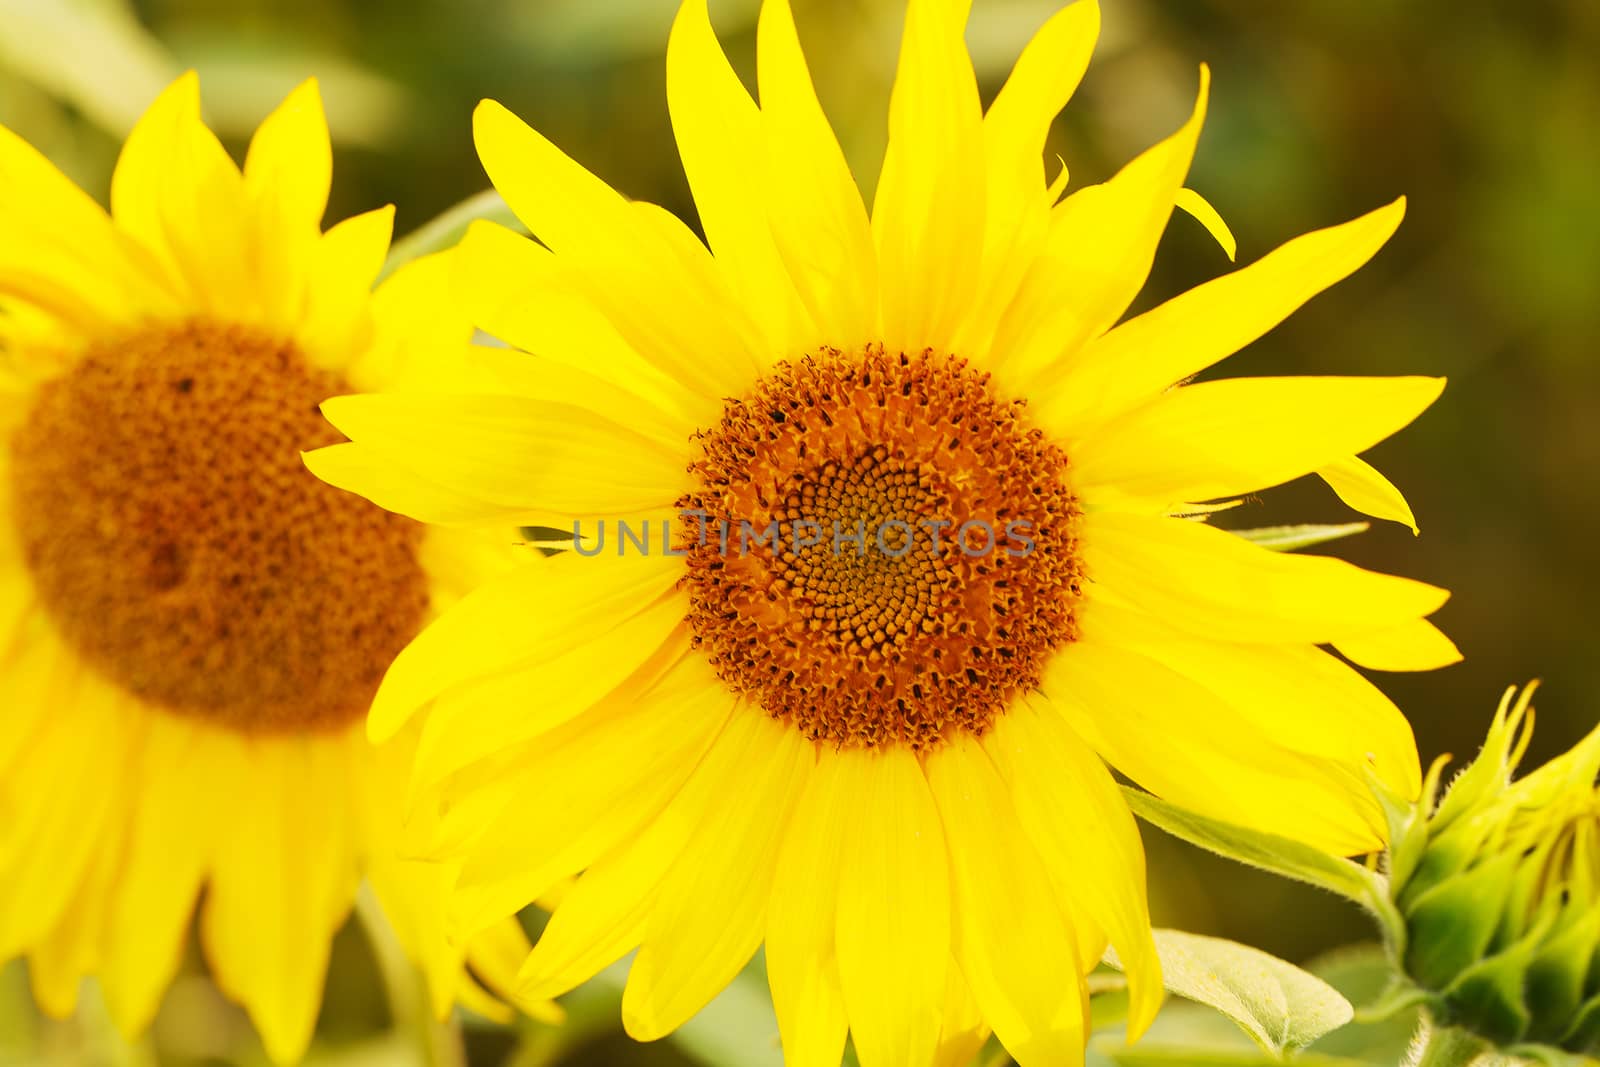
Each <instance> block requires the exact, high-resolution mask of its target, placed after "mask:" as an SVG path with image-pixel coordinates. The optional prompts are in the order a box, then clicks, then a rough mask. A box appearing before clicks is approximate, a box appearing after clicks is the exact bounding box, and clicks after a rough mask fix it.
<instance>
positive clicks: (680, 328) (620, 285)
mask: <svg viewBox="0 0 1600 1067" xmlns="http://www.w3.org/2000/svg"><path fill="white" fill-rule="evenodd" d="M473 130H474V133H475V136H476V140H477V145H478V155H479V156H480V157H481V158H482V160H483V165H484V169H485V170H486V171H488V173H489V178H490V180H492V181H493V182H494V184H495V188H496V189H498V190H500V194H501V195H502V196H504V197H505V199H506V202H507V203H508V204H510V205H511V209H512V210H513V211H515V212H516V214H517V217H518V218H520V219H521V220H522V221H523V222H524V223H525V224H527V226H528V229H529V230H530V231H532V233H533V234H534V236H535V237H537V238H539V240H540V241H541V242H543V243H544V244H545V245H546V246H547V247H549V248H551V249H552V250H554V251H555V253H556V255H557V257H558V258H559V259H560V261H561V263H562V264H563V265H564V267H565V268H566V269H568V270H570V271H571V275H570V276H571V278H572V280H573V282H574V284H577V285H579V286H580V288H581V291H582V292H583V294H584V295H585V296H586V297H587V299H588V300H589V301H590V302H591V303H592V304H593V306H594V307H595V308H597V309H598V310H599V311H600V312H601V313H602V314H604V315H605V316H606V317H607V318H608V319H610V320H611V322H612V324H613V325H614V326H615V327H616V329H617V332H618V333H620V334H621V335H622V337H623V338H624V339H625V340H626V341H627V342H628V343H629V344H630V345H632V346H633V348H634V349H635V350H637V351H638V352H639V353H640V354H641V355H643V356H645V357H646V358H647V359H649V360H651V361H652V362H654V363H655V364H656V366H658V367H659V368H660V369H661V370H663V371H665V372H666V373H667V374H668V375H669V376H671V377H673V378H675V379H677V380H679V381H683V382H685V383H687V384H689V385H691V386H692V387H693V388H694V389H695V390H696V391H697V392H699V393H701V394H702V395H704V396H706V397H710V398H721V397H726V396H735V395H738V394H740V393H742V392H743V391H744V390H745V389H746V388H747V387H748V386H749V383H750V381H751V380H752V379H753V378H755V377H757V376H758V375H759V374H760V372H761V370H762V369H763V367H764V363H763V360H762V356H761V353H762V351H763V348H764V344H763V342H762V341H761V336H760V334H759V331H758V330H757V329H756V327H755V326H754V325H753V324H752V323H751V321H750V319H749V317H748V316H747V315H746V314H745V312H744V311H743V309H742V308H741V307H740V306H739V302H738V300H737V299H736V298H735V296H734V295H733V293H732V292H731V290H729V288H728V287H727V284H726V281H725V279H724V277H723V276H722V274H721V273H720V272H719V270H718V268H717V266H716V264H715V262H714V261H713V260H712V258H711V255H710V253H709V252H707V251H706V248H705V246H704V245H702V244H700V242H699V239H698V238H696V237H695V236H694V235H693V234H692V233H691V232H690V231H689V230H688V229H687V228H686V227H684V226H683V224H682V223H681V222H678V221H677V220H676V219H673V218H671V217H670V216H668V215H667V213H666V212H663V211H660V209H653V210H652V209H651V207H650V205H645V204H636V203H628V202H627V201H624V200H623V198H622V197H621V196H620V195H618V194H617V193H616V192H615V191H614V190H613V189H611V188H610V187H609V186H607V185H606V184H605V183H604V182H602V181H600V179H598V178H596V177H595V176H594V175H592V174H590V173H589V172H588V171H586V170H584V169H583V168H582V167H580V166H579V165H578V164H576V163H574V162H573V161H572V160H571V159H570V158H568V157H567V156H566V155H565V154H563V153H562V152H561V151H560V150H559V149H557V148H556V147H555V146H554V145H552V144H551V143H550V142H549V141H547V140H545V139H544V138H543V137H542V136H540V135H539V134H538V133H536V132H534V131H533V130H532V129H529V128H528V126H526V125H525V124H524V123H522V122H521V121H520V120H518V119H517V118H516V117H515V116H514V115H512V114H511V113H510V112H509V111H507V110H506V109H505V108H503V107H501V106H500V105H498V104H495V103H493V102H490V101H485V102H484V103H483V104H480V105H479V107H478V109H477V111H476V112H474V113H473ZM663 216H665V217H663Z"/></svg>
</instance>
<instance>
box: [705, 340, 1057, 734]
mask: <svg viewBox="0 0 1600 1067" xmlns="http://www.w3.org/2000/svg"><path fill="white" fill-rule="evenodd" d="M699 441H700V445H701V448H702V456H701V458H700V459H699V460H698V461H697V462H696V463H695V464H694V465H693V466H692V467H691V471H692V473H693V474H694V475H695V476H696V478H697V480H698V483H699V488H698V489H697V490H696V491H694V492H692V493H690V494H688V495H687V496H685V497H684V498H683V499H682V500H681V501H679V505H680V507H682V508H683V509H685V512H686V513H687V514H686V515H685V517H684V519H683V521H682V525H681V528H680V547H682V548H683V549H684V550H686V552H687V554H688V555H687V560H686V562H687V564H688V570H687V574H686V576H685V579H684V582H685V585H686V587H687V589H688V592H689V597H690V603H691V609H690V613H689V619H688V621H689V625H690V627H691V629H692V630H693V632H694V634H695V639H696V643H697V644H698V646H699V647H700V648H701V649H702V650H703V651H704V652H705V654H706V655H707V656H708V657H709V658H710V660H711V663H712V665H713V667H714V668H715V669H716V671H717V673H718V675H719V676H720V677H721V678H722V679H723V680H724V681H726V682H727V683H728V684H729V685H730V686H731V687H732V688H733V689H734V690H736V691H738V692H740V693H743V694H746V695H747V696H748V697H749V698H750V699H752V700H753V701H755V702H757V703H759V704H760V705H761V706H762V707H763V708H765V709H766V711H767V712H768V713H769V714H771V715H773V716H774V717H775V718H778V719H781V720H783V721H785V722H790V723H792V724H794V726H795V727H796V728H797V729H799V730H800V731H801V732H803V733H804V734H805V735H806V736H807V737H810V738H813V739H815V740H819V741H828V742H831V743H833V744H835V745H839V746H868V747H870V746H877V745H886V744H901V745H906V746H909V747H911V748H913V749H918V750H920V749H923V748H926V747H928V746H930V745H934V744H937V743H938V742H939V741H941V740H942V739H944V738H947V737H949V736H950V735H951V734H952V732H953V731H958V730H965V731H967V732H969V733H972V734H981V733H982V732H983V731H984V730H985V729H987V728H988V726H989V724H990V723H991V722H992V721H993V720H994V718H995V716H997V715H999V714H1001V713H1002V712H1003V711H1004V710H1005V708H1006V706H1007V704H1008V703H1009V702H1010V701H1011V700H1012V699H1013V698H1015V697H1016V696H1017V695H1018V694H1019V693H1021V692H1023V691H1025V690H1027V689H1029V688H1031V687H1033V686H1035V685H1037V684H1038V681H1039V677H1040V674H1041V672H1042V670H1043V667H1044V663H1045V660H1046V658H1047V657H1048V656H1049V655H1050V653H1051V652H1053V651H1054V650H1055V649H1057V648H1060V647H1061V646H1062V645H1064V644H1066V643H1067V642H1069V641H1071V640H1073V639H1074V637H1075V636H1076V620H1075V616H1074V612H1075V609H1076V606H1077V603H1078V600H1079V596H1080V590H1079V583H1080V578H1081V568H1080V563H1079V558H1078V553H1077V544H1076V527H1077V517H1078V515H1079V513H1080V512H1079V508H1078V506H1077V502H1076V500H1075V498H1074V497H1073V495H1072V492H1071V490H1070V489H1069V488H1068V485H1067V482H1066V477H1065V475H1066V468H1067V457H1066V455H1065V454H1064V453H1063V452H1062V451H1061V450H1060V449H1059V448H1057V447H1056V446H1054V445H1052V444H1051V443H1049V442H1048V441H1046V440H1045V439H1044V437H1043V435H1042V434H1041V433H1040V432H1039V431H1038V430H1035V429H1032V428H1029V427H1028V426H1027V425H1026V424H1025V422H1024V421H1023V418H1022V404H1021V403H1020V402H1016V403H1005V402H1002V401H1000V400H998V399H996V398H995V396H994V395H993V393H992V392H991V391H990V389H989V382H988V376H987V375H985V374H980V373H978V372H977V371H975V370H973V369H972V368H970V367H969V366H967V364H966V363H965V362H964V361H962V360H959V359H954V358H947V357H943V356H937V355H935V354H933V353H931V352H926V353H922V354H920V355H914V356H912V355H902V354H899V353H894V354H890V353H886V352H884V351H883V350H882V349H881V348H869V349H867V350H866V351H865V352H863V353H854V354H850V355H846V354H844V353H841V352H838V351H835V350H832V349H826V350H823V351H822V352H819V353H817V354H816V355H813V356H810V357H807V358H806V359H804V360H801V361H799V362H797V363H785V364H782V365H780V366H779V367H778V368H777V369H776V370H775V371H774V372H773V373H772V374H771V375H770V376H769V377H767V378H765V379H763V380H762V381H761V382H759V383H758V384H757V385H756V387H755V389H754V390H753V391H752V392H751V393H750V394H749V395H748V396H747V397H745V398H744V399H741V400H734V401H730V402H729V403H728V405H727V407H726V409H725V410H724V413H723V419H722V423H721V424H720V425H719V426H717V427H716V428H715V429H712V430H708V431H705V432H703V433H701V434H700V437H699Z"/></svg>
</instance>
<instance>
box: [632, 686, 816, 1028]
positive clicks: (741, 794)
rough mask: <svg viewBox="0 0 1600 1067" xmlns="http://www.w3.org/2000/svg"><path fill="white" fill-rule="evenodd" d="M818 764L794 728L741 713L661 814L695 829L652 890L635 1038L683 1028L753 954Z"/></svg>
mask: <svg viewBox="0 0 1600 1067" xmlns="http://www.w3.org/2000/svg"><path fill="white" fill-rule="evenodd" d="M815 758H816V757H815V746H813V745H812V743H811V742H810V741H808V740H806V739H805V738H804V737H802V736H801V735H800V733H799V731H797V730H795V729H794V728H793V727H791V726H789V725H788V724H787V723H780V722H778V721H777V720H775V719H773V718H772V717H771V716H769V715H767V714H765V713H764V712H762V711H760V710H759V709H756V708H744V709H741V710H740V711H739V712H736V713H735V714H734V716H733V718H732V719H731V720H730V721H729V723H728V726H727V728H726V729H724V730H723V732H722V736H721V737H719V738H717V740H716V743H715V744H713V745H712V746H711V751H710V752H708V753H707V754H706V758H705V761H704V763H703V765H702V767H701V769H699V770H697V771H696V772H695V775H694V777H693V778H691V779H690V781H689V784H688V785H687V786H685V788H684V790H683V792H682V793H680V794H679V795H678V797H677V799H675V800H674V801H673V802H672V804H671V806H670V807H669V808H668V809H667V811H666V813H665V814H664V815H663V818H673V817H677V818H683V819H686V820H688V821H689V823H690V825H691V826H692V827H693V830H692V833H691V835H690V837H689V840H688V841H687V843H686V845H685V848H684V850H683V852H682V853H681V854H680V855H679V857H678V859H677V862H675V863H674V864H673V866H672V869H671V871H669V872H668V874H667V876H666V878H665V879H664V880H663V881H662V883H661V887H660V889H659V890H658V891H657V892H656V893H655V899H654V901H653V905H652V908H651V913H650V921H649V923H648V925H647V926H646V928H645V933H644V941H643V944H642V945H641V946H640V948H639V955H638V956H637V957H636V958H635V959H634V961H633V968H632V970H631V971H629V973H628V986H627V989H626V991H625V992H624V993H623V997H622V1024H623V1027H624V1028H625V1029H626V1030H627V1032H628V1034H629V1035H630V1036H631V1037H633V1038H634V1039H635V1040H637V1041H653V1040H655V1039H656V1038H659V1037H664V1036H666V1035H667V1034H669V1033H671V1032H672V1031H673V1030H676V1029H677V1028H678V1027H679V1026H681V1025H682V1024H683V1023H684V1022H686V1021H687V1020H688V1019H689V1017H690V1016H691V1015H693V1014H694V1013H695V1012H697V1011H699V1010H700V1009H701V1008H703V1007H704V1006H705V1005H706V1004H707V1003H709V1002H710V1000H711V998H712V997H714V996H716V995H717V994H718V993H720V992H721V991H722V989H723V987H725V986H726V985H727V984H728V983H729V982H730V981H732V979H733V977H734V975H736V974H738V973H739V971H740V970H741V969H742V968H743V967H744V965H745V964H746V963H747V962H749V960H750V957H751V956H752V955H754V954H755V951H756V949H757V947H759V946H760V944H761V938H762V935H763V933H765V931H766V925H767V900H768V897H769V895H770V893H771V889H772V877H773V871H774V868H775V867H776V865H777V853H778V845H779V843H780V842H781V841H782V840H783V834H784V831H785V830H786V829H787V828H788V825H789V816H790V812H791V811H793V810H794V804H795V800H796V799H797V798H798V796H799V795H800V791H801V790H802V789H803V788H804V787H805V784H806V778H807V776H808V775H809V773H810V771H811V768H812V766H813V765H814V762H815ZM730 797H738V798H739V802H738V803H736V804H730V803H728V799H729V798H730Z"/></svg>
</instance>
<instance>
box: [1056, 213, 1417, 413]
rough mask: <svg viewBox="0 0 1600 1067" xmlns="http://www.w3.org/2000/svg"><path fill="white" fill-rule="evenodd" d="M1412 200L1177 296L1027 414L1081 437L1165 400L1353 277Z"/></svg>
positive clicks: (1126, 328) (1103, 342)
mask: <svg viewBox="0 0 1600 1067" xmlns="http://www.w3.org/2000/svg"><path fill="white" fill-rule="evenodd" d="M1404 214H1405V201H1404V200H1403V199H1402V200H1397V201H1395V202H1394V203H1392V204H1390V205H1389V206H1387V207H1384V208H1380V209H1379V210H1377V211H1374V212H1371V213H1370V214H1367V215H1363V216H1362V217H1360V218H1358V219H1355V220H1354V221H1352V222H1347V223H1345V224H1343V225H1342V226H1333V227H1330V228H1328V229H1325V230H1318V231H1316V232H1315V233H1309V234H1306V235H1305V236H1303V237H1298V238H1296V239H1294V240H1293V241H1290V242H1288V243H1287V244H1284V245H1282V246H1281V247H1279V248H1278V249H1277V250H1275V251H1273V252H1271V253H1270V254H1268V255H1266V256H1264V257H1262V258H1261V259H1260V260H1258V261H1257V262H1255V263H1252V264H1251V265H1250V266H1248V267H1244V268H1242V269H1240V270H1237V271H1234V272H1233V273H1232V274H1228V275H1224V276H1223V277H1221V278H1218V279H1216V280H1215V281H1210V282H1207V283H1206V284H1204V285H1201V286H1198V287H1196V288H1194V289H1191V290H1189V291H1188V292H1186V293H1183V294H1182V295H1180V296H1176V297H1174V298H1172V299H1171V300H1168V301H1167V302H1166V303H1164V304H1162V305H1160V306H1159V307H1157V308H1155V309H1154V310H1152V311H1147V312H1145V313H1144V314H1142V315H1139V316H1137V317H1135V318H1132V319H1129V320H1128V321H1127V322H1125V323H1123V324H1122V325H1120V326H1118V327H1117V328H1116V329H1114V330H1111V331H1110V332H1109V333H1106V334H1104V335H1102V336H1101V337H1099V338H1097V339H1095V340H1093V341H1091V342H1090V343H1089V344H1088V345H1087V346H1086V347H1085V348H1084V350H1083V353H1082V355H1081V358H1079V359H1076V360H1074V361H1072V362H1071V363H1070V364H1069V365H1067V366H1064V367H1061V368H1057V369H1055V370H1053V371H1051V372H1050V373H1047V374H1044V375H1042V376H1041V377H1040V378H1039V379H1038V380H1037V381H1035V382H1034V383H1033V384H1034V388H1033V390H1032V391H1031V394H1030V397H1029V411H1030V412H1032V413H1033V415H1034V417H1035V418H1036V419H1038V420H1039V421H1040V424H1041V425H1043V426H1045V427H1046V428H1047V429H1048V430H1050V431H1051V432H1052V433H1057V434H1062V435H1068V436H1072V437H1080V436H1082V435H1084V434H1086V433H1089V432H1090V431H1092V430H1093V428H1094V427H1095V426H1096V425H1097V424H1098V423H1100V422H1103V421H1106V420H1109V419H1112V418H1115V417H1117V416H1118V415H1121V414H1122V413H1123V412H1124V411H1127V410H1129V409H1131V408H1134V407H1137V406H1138V405H1140V404H1142V403H1144V402H1146V401H1148V400H1150V399H1152V398H1154V397H1156V396H1158V395H1160V394H1161V393H1162V392H1163V391H1164V390H1166V389H1167V388H1168V387H1170V386H1172V385H1173V384H1175V383H1178V382H1181V381H1183V380H1184V379H1185V378H1188V377H1191V376H1192V375H1195V374H1198V373H1199V372H1200V371H1202V370H1205V369H1206V368H1207V367H1210V366H1211V365H1213V364H1215V363H1217V362H1219V361H1221V360H1223V359H1226V358H1227V357H1228V356H1231V355H1232V354H1233V353H1235V352H1237V351H1239V350H1240V349H1241V348H1243V347H1245V346H1246V345H1248V344H1249V343H1250V342H1252V341H1254V340H1256V339H1257V338H1258V337H1260V336H1262V335H1263V334H1265V333H1266V332H1267V331H1268V330H1271V329H1272V328H1273V327H1274V326H1276V325H1278V323H1280V322H1282V321H1283V320H1284V319H1286V318H1288V317H1289V316H1290V315H1291V314H1293V313H1294V311H1295V310H1296V309H1297V308H1299V307H1300V306H1301V305H1302V304H1304V303H1305V302H1306V301H1307V300H1310V299H1311V298H1312V297H1313V296H1316V295H1317V294H1318V293H1320V292H1322V291H1323V290H1324V289H1326V288H1328V287H1329V286H1331V285H1333V284H1335V283H1336V282H1339V281H1340V280H1342V279H1344V278H1345V277H1347V276H1349V275H1350V274H1353V273H1354V272H1355V271H1356V270H1357V269H1359V268H1360V267H1361V266H1362V265H1363V264H1364V263H1366V262H1367V261H1368V260H1369V259H1371V258H1372V257H1373V256H1374V255H1375V254H1376V253H1377V251H1378V249H1380V248H1382V247H1383V245H1384V243H1385V242H1387V241H1388V240H1389V238H1390V237H1391V236H1393V234H1394V231H1395V228H1396V227H1397V226H1399V225H1400V219H1401V217H1402V216H1403V215H1404Z"/></svg>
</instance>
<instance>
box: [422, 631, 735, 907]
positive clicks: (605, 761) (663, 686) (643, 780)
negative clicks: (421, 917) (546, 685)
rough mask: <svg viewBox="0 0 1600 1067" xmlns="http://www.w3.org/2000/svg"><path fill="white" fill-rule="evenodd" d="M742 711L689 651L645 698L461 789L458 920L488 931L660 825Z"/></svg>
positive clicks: (603, 712)
mask: <svg viewBox="0 0 1600 1067" xmlns="http://www.w3.org/2000/svg"><path fill="white" fill-rule="evenodd" d="M732 708H733V698H732V697H731V696H730V695H729V693H728V691H727V689H726V687H725V686H724V685H723V684H722V683H721V680H720V679H718V678H717V677H716V675H715V674H713V673H712V671H711V669H710V667H709V666H708V665H707V664H706V663H705V661H704V657H702V656H698V655H689V656H685V657H684V658H683V659H682V660H681V661H680V662H679V663H678V664H677V665H676V666H675V667H674V669H673V671H672V672H671V673H670V674H669V675H668V677H666V678H665V679H662V681H661V683H660V684H659V685H658V686H655V687H654V688H650V689H649V690H648V691H647V692H645V693H644V694H643V695H639V696H636V697H621V696H619V697H618V698H617V699H615V700H610V701H607V703H606V706H605V707H603V708H599V709H596V710H595V711H593V712H590V713H588V714H586V715H583V716H580V717H579V718H577V719H575V720H573V721H572V722H570V723H567V724H566V725H564V726H561V727H559V728H557V729H556V730H553V731H551V732H550V733H549V734H548V735H546V736H545V737H542V738H540V739H539V740H538V742H536V743H534V744H530V745H525V746H521V747H520V748H517V749H513V750H511V751H510V752H509V753H508V754H507V755H508V758H509V759H510V760H511V761H513V762H512V766H510V767H508V768H503V769H497V770H495V771H492V772H491V773H492V775H493V777H492V778H490V779H489V780H487V781H485V782H482V783H472V784H470V785H466V786H459V785H455V784H452V786H451V787H449V788H448V789H447V790H446V791H445V800H444V804H445V811H444V813H443V819H442V820H441V829H440V834H441V835H444V836H451V835H454V836H457V837H468V836H470V837H471V839H472V840H471V844H470V851H469V852H468V854H467V855H466V857H465V859H464V861H463V863H462V866H461V873H460V878H459V884H458V887H457V891H456V898H455V901H454V912H455V914H456V916H457V918H458V925H460V927H461V928H462V929H465V930H476V929H479V928H481V927H482V926H483V925H484V924H485V923H486V922H490V921H493V920H494V919H497V918H499V917H500V916H503V915H508V914H511V913H512V912H514V911H515V910H516V909H518V908H521V907H523V906H524V905H526V904H527V903H528V902H529V901H532V900H535V899H537V898H539V897H541V896H543V895H544V894H545V893H546V892H547V891H549V889H550V888H551V887H552V886H555V885H557V884H558V883H560V881H561V880H562V879H564V878H568V877H570V876H572V875H575V874H577V873H578V872H580V871H582V870H584V869H585V868H587V867H589V866H591V865H593V864H594V863H596V862H597V861H598V860H600V859H602V858H603V857H604V856H605V855H606V854H608V853H610V852H611V851H612V850H613V849H615V848H617V847H618V846H619V845H620V844H622V843H623V842H624V841H626V840H629V839H630V838H632V837H633V836H634V835H635V834H637V833H638V832H639V831H640V830H641V829H642V828H643V827H645V826H646V825H648V824H649V823H650V822H652V821H654V820H655V818H656V817H657V816H658V815H659V814H660V812H661V810H662V809H663V808H664V807H666V805H667V802H668V801H670V800H671V799H672V798H673V797H675V796H677V794H678V792H679V791H680V790H681V789H682V787H683V783H684V781H685V780H686V779H687V778H688V776H689V773H690V772H691V771H692V770H694V768H695V767H696V766H698V765H699V763H700V759H701V757H702V756H703V755H704V754H705V751H706V749H707V748H708V747H709V746H710V744H711V742H712V741H713V740H714V739H715V738H716V737H717V736H718V734H719V733H720V731H721V729H722V726H723V723H724V722H726V721H727V718H728V715H729V712H730V711H731V710H732ZM600 767H603V768H604V769H605V773H604V774H598V773H596V769H597V768H600ZM458 815H459V816H460V817H461V818H460V820H459V821H460V822H462V823H465V825H460V826H458V825H456V822H455V821H456V820H457V816H458Z"/></svg>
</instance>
